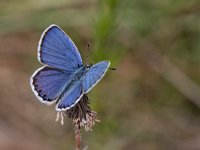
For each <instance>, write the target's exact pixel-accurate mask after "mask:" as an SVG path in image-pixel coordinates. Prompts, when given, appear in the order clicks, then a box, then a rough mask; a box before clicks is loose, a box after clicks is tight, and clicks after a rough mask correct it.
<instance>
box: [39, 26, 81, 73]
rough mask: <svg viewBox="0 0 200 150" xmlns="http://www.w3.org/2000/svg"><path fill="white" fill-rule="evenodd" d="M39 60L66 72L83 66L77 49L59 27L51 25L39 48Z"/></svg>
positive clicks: (44, 33) (45, 32)
mask: <svg viewBox="0 0 200 150" xmlns="http://www.w3.org/2000/svg"><path fill="white" fill-rule="evenodd" d="M38 59H39V61H40V62H42V63H43V64H45V65H48V66H51V67H54V68H59V69H64V70H75V69H76V68H78V67H80V66H82V59H81V56H80V53H79V52H78V49H77V47H76V46H75V44H74V43H73V41H72V40H71V39H70V38H69V36H68V35H67V34H65V33H64V31H63V30H62V29H60V28H59V27H58V26H57V25H51V26H49V27H48V28H47V29H46V30H45V31H44V32H43V34H42V36H41V38H40V41H39V46H38Z"/></svg>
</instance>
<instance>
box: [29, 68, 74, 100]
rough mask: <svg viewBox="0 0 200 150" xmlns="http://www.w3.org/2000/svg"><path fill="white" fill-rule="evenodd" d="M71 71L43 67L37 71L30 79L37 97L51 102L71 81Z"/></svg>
mask: <svg viewBox="0 0 200 150" xmlns="http://www.w3.org/2000/svg"><path fill="white" fill-rule="evenodd" d="M71 75H72V73H71V72H69V71H66V70H60V69H55V68H51V67H47V66H45V67H42V68H39V69H38V70H36V71H35V73H34V74H33V75H32V77H31V79H30V84H31V88H32V90H33V92H34V94H35V95H36V97H37V98H38V99H39V100H40V101H41V102H43V103H47V104H51V103H53V102H55V100H56V98H57V97H58V96H59V95H60V94H61V92H62V90H63V89H64V86H66V85H67V84H68V83H69V79H70V76H71Z"/></svg>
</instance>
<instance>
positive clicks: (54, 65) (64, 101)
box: [30, 25, 110, 111]
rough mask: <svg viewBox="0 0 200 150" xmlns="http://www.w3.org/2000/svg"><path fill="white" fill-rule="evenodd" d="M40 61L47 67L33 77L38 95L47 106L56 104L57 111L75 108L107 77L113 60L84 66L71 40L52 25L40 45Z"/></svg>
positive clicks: (37, 71) (33, 85)
mask: <svg viewBox="0 0 200 150" xmlns="http://www.w3.org/2000/svg"><path fill="white" fill-rule="evenodd" d="M38 60H39V62H40V63H42V64H43V65H44V66H43V67H41V68H39V69H38V70H36V71H35V72H34V74H33V75H32V77H31V78H30V84H31V88H32V90H33V92H34V94H35V96H36V97H37V98H38V99H39V100H40V101H41V102H42V103H46V104H52V103H55V102H56V110H57V111H65V110H68V109H70V108H72V107H73V106H74V105H75V104H76V103H78V102H79V100H80V99H81V98H82V96H83V94H87V93H88V92H89V91H90V90H91V89H92V88H93V87H94V86H95V85H96V84H97V83H98V82H99V81H100V80H101V79H102V78H103V76H104V75H105V73H106V71H107V70H108V68H109V66H110V62H109V61H101V62H99V63H97V64H95V65H83V63H82V59H81V55H80V53H79V51H78V49H77V47H76V45H75V44H74V43H73V41H72V40H71V39H70V37H69V36H68V35H67V34H66V33H65V32H64V31H63V30H62V29H61V28H60V27H58V26H57V25H50V26H49V27H48V28H47V29H46V30H45V31H44V32H43V34H42V36H41V38H40V41H39V45H38Z"/></svg>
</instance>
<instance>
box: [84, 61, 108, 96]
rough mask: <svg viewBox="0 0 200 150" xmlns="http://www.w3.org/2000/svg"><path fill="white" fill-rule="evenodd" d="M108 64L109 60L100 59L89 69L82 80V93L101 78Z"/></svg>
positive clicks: (87, 90) (86, 91)
mask: <svg viewBox="0 0 200 150" xmlns="http://www.w3.org/2000/svg"><path fill="white" fill-rule="evenodd" d="M109 66H110V62H109V61H101V62H99V63H97V64H95V65H93V66H92V67H91V68H90V69H89V71H88V72H87V73H86V75H85V77H84V80H83V89H84V93H88V92H89V91H90V90H91V89H92V88H93V87H94V86H95V85H96V84H97V83H98V82H99V81H100V80H101V79H102V78H103V76H104V75H105V73H106V71H107V70H108V68H109Z"/></svg>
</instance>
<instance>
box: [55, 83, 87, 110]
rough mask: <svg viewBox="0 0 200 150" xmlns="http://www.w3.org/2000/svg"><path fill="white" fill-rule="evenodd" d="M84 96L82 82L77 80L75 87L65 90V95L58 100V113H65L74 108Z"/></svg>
mask: <svg viewBox="0 0 200 150" xmlns="http://www.w3.org/2000/svg"><path fill="white" fill-rule="evenodd" d="M82 96H83V86H82V81H81V80H77V81H76V82H75V83H74V84H73V85H71V86H70V87H68V89H65V91H64V92H63V94H62V95H61V96H60V97H59V98H58V99H59V101H58V104H57V105H56V110H57V111H65V110H68V109H70V108H72V107H73V106H74V105H75V104H76V103H77V102H78V101H79V100H80V99H81V97H82Z"/></svg>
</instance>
